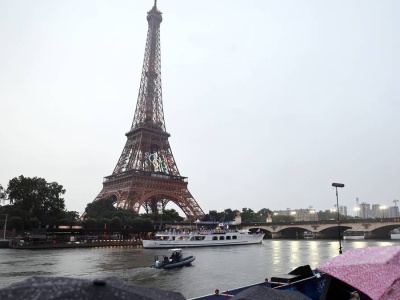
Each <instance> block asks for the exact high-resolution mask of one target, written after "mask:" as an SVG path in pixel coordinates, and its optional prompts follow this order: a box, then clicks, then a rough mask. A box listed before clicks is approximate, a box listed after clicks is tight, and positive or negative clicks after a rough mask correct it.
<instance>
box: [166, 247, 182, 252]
mask: <svg viewBox="0 0 400 300" xmlns="http://www.w3.org/2000/svg"><path fill="white" fill-rule="evenodd" d="M169 251H172V252H173V251H180V252H181V251H182V249H181V248H174V249H169Z"/></svg>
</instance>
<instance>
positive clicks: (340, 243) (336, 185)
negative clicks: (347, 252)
mask: <svg viewBox="0 0 400 300" xmlns="http://www.w3.org/2000/svg"><path fill="white" fill-rule="evenodd" d="M332 186H333V187H335V188H336V208H337V222H338V229H339V232H338V238H339V254H342V241H341V239H340V214H339V196H338V191H337V188H338V187H339V188H342V187H344V184H343V183H332Z"/></svg>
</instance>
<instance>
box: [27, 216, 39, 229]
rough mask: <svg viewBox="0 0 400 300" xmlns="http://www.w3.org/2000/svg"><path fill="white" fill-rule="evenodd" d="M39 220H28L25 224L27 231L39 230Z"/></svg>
mask: <svg viewBox="0 0 400 300" xmlns="http://www.w3.org/2000/svg"><path fill="white" fill-rule="evenodd" d="M39 224H40V223H39V220H38V219H37V218H30V219H29V220H28V222H26V227H27V229H33V228H39Z"/></svg>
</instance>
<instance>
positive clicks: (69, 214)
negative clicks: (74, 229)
mask: <svg viewBox="0 0 400 300" xmlns="http://www.w3.org/2000/svg"><path fill="white" fill-rule="evenodd" d="M65 219H67V220H68V222H70V223H74V222H78V221H79V213H78V212H77V211H66V212H65Z"/></svg>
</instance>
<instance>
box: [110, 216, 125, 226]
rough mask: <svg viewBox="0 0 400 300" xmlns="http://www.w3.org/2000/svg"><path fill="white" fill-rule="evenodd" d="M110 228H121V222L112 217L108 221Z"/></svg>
mask: <svg viewBox="0 0 400 300" xmlns="http://www.w3.org/2000/svg"><path fill="white" fill-rule="evenodd" d="M110 228H113V229H117V228H122V221H121V218H119V217H114V218H112V219H111V220H110Z"/></svg>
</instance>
